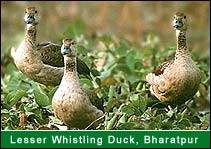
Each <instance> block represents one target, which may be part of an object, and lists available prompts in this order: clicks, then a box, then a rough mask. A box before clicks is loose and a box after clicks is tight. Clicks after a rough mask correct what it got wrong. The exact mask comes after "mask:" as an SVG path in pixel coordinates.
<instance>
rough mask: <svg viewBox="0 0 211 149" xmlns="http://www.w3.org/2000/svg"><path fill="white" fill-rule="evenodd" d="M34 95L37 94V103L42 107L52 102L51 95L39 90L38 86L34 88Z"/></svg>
mask: <svg viewBox="0 0 211 149" xmlns="http://www.w3.org/2000/svg"><path fill="white" fill-rule="evenodd" d="M34 96H35V101H36V103H37V104H38V105H39V106H41V107H45V106H47V105H49V104H51V103H50V100H49V97H48V96H47V95H46V94H44V93H43V92H42V91H41V90H39V89H38V88H35V89H34Z"/></svg>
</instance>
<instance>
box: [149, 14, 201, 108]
mask: <svg viewBox="0 0 211 149" xmlns="http://www.w3.org/2000/svg"><path fill="white" fill-rule="evenodd" d="M173 28H174V29H175V30H176V43H177V47H176V53H175V55H174V59H173V60H170V61H168V62H164V63H163V64H161V65H160V66H158V67H157V69H156V70H155V71H154V72H152V73H148V74H147V75H146V81H147V83H148V84H149V85H150V92H151V93H152V94H153V95H154V96H155V97H156V98H157V99H158V100H160V101H161V102H165V103H169V104H174V105H181V104H183V103H185V102H186V101H187V100H189V99H191V98H192V97H193V96H194V95H195V94H196V92H197V91H198V89H199V85H200V82H201V73H200V69H199V68H198V67H197V65H196V64H195V62H194V61H193V59H192V58H191V54H190V51H189V50H188V48H187V44H186V32H187V29H188V25H187V18H186V15H185V14H184V13H181V12H177V13H176V14H175V15H174V19H173Z"/></svg>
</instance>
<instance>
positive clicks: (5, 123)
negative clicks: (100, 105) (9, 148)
mask: <svg viewBox="0 0 211 149" xmlns="http://www.w3.org/2000/svg"><path fill="white" fill-rule="evenodd" d="M85 32H86V25H85V24H84V23H83V22H82V21H78V20H76V21H75V22H73V23H72V24H71V25H70V26H67V27H66V31H65V33H64V34H63V35H61V37H63V36H64V37H65V36H67V37H72V38H74V39H76V41H77V43H78V45H77V46H78V50H79V52H78V53H79V57H81V59H82V60H83V61H84V62H86V64H87V65H88V66H89V67H90V69H91V73H92V79H91V80H89V79H86V78H81V79H80V83H81V84H82V85H83V87H85V88H89V89H92V90H94V91H95V92H96V93H97V94H98V96H99V97H100V98H103V99H104V106H105V112H106V114H105V121H104V122H103V123H102V125H101V127H99V128H97V129H104V130H110V129H115V130H131V129H142V130H149V129H150V130H157V129H161V130H162V129H180V130H184V129H186V130H204V129H205V130H206V129H210V109H209V105H210V103H209V102H210V101H209V100H210V70H209V66H210V61H209V57H206V58H199V57H197V53H192V56H193V59H194V60H195V61H196V62H197V66H198V67H199V68H200V69H201V73H202V81H201V82H202V83H201V85H200V88H199V91H198V92H197V93H196V95H195V96H194V97H193V99H191V100H189V101H187V102H186V103H185V104H183V105H181V106H170V105H166V104H163V103H160V102H159V101H158V100H157V99H156V98H155V97H153V96H152V95H151V94H150V92H149V87H148V85H147V83H146V81H145V76H146V74H147V73H149V72H151V71H153V69H154V68H155V67H156V66H157V65H158V64H160V63H162V62H164V61H166V60H167V59H169V58H171V57H172V56H173V55H174V52H175V48H176V47H175V45H172V46H171V45H169V46H168V47H165V48H161V46H162V45H161V43H159V42H158V41H159V37H157V36H155V35H154V34H148V35H147V38H146V40H145V42H144V43H145V45H144V47H143V48H141V47H140V46H139V45H138V44H136V43H135V42H133V43H132V42H129V41H128V40H126V39H123V38H119V37H116V36H114V35H109V34H103V35H96V36H89V35H85V34H84V33H85ZM8 49H10V48H8ZM8 51H9V50H8ZM1 64H2V67H1V68H2V73H3V74H2V76H1V105H2V106H1V115H2V116H1V124H2V125H1V129H2V130H8V129H9V130H10V129H16V130H17V129H19V130H23V129H29V130H34V129H41V130H43V129H51V130H52V129H59V130H64V129H67V127H66V126H65V125H64V124H63V123H62V122H61V121H60V120H58V119H57V118H55V117H54V115H53V110H52V106H51V100H52V96H53V94H54V92H55V91H56V89H57V87H50V86H44V85H42V84H38V83H36V82H34V81H32V80H30V79H28V78H27V77H26V76H25V75H24V74H22V73H21V72H20V71H18V70H17V68H16V67H15V65H14V63H13V61H12V59H11V57H10V55H9V54H8V53H4V55H2V57H1Z"/></svg>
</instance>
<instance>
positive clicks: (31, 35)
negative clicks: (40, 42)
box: [25, 24, 37, 47]
mask: <svg viewBox="0 0 211 149" xmlns="http://www.w3.org/2000/svg"><path fill="white" fill-rule="evenodd" d="M36 33H37V30H36V25H31V24H27V29H26V34H25V44H26V46H27V47H34V46H35V41H36Z"/></svg>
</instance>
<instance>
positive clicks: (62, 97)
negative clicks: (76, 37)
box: [52, 39, 103, 129]
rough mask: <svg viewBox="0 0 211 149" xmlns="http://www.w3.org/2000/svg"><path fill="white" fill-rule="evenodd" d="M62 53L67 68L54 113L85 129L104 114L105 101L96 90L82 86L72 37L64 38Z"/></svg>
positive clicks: (71, 124)
mask: <svg viewBox="0 0 211 149" xmlns="http://www.w3.org/2000/svg"><path fill="white" fill-rule="evenodd" d="M61 53H62V54H63V55H64V63H65V68H64V69H65V70H64V75H63V78H62V81H61V84H60V85H59V88H58V90H57V91H56V92H55V94H54V96H53V99H52V106H53V109H54V113H55V116H56V117H58V118H59V119H60V120H61V121H63V122H64V123H65V124H66V125H67V126H69V127H75V128H79V129H84V128H86V127H87V126H88V125H89V124H91V123H92V122H93V121H95V120H96V119H98V118H99V117H101V116H103V101H102V100H100V99H99V98H98V97H97V95H96V94H95V93H94V92H91V91H89V90H85V89H84V88H82V87H81V86H80V84H79V78H78V74H77V71H76V69H77V68H76V67H77V64H76V63H77V61H76V57H77V48H76V46H75V43H74V41H73V40H72V39H65V40H63V45H62V48H61ZM96 124H97V123H96ZM95 126H96V125H93V127H92V128H94V127H95Z"/></svg>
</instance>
